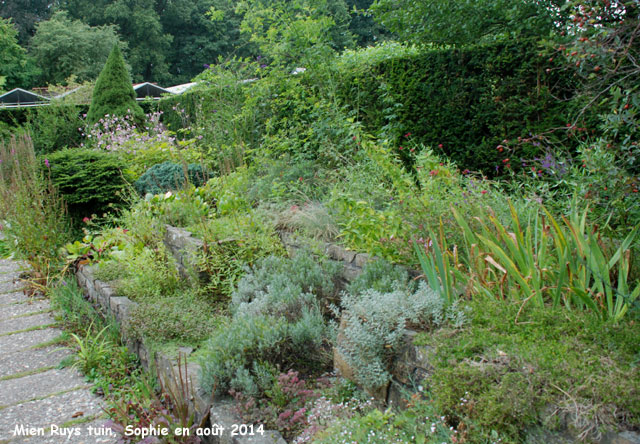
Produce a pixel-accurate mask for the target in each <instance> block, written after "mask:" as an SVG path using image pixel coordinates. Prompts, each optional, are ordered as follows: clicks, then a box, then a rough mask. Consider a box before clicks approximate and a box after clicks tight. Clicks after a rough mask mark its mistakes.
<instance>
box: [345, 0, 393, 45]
mask: <svg viewBox="0 0 640 444" xmlns="http://www.w3.org/2000/svg"><path fill="white" fill-rule="evenodd" d="M346 3H347V8H348V9H349V13H350V15H351V22H350V23H349V31H351V33H352V34H353V36H354V38H355V39H356V43H357V45H358V46H368V45H373V44H374V43H376V42H378V41H380V40H383V39H386V38H388V37H389V31H388V30H387V29H386V28H385V27H384V26H382V25H381V24H379V23H376V22H375V21H374V19H373V16H372V15H371V13H370V12H369V7H370V6H371V4H372V3H373V1H372V0H346Z"/></svg>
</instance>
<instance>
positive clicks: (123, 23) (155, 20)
mask: <svg viewBox="0 0 640 444" xmlns="http://www.w3.org/2000/svg"><path fill="white" fill-rule="evenodd" d="M167 3H168V2H166V1H156V0H96V1H87V0H64V1H63V2H62V4H61V8H62V9H64V10H66V11H67V12H68V13H69V15H70V16H71V17H73V18H76V19H79V20H82V21H83V22H84V23H87V24H89V25H91V26H101V25H108V24H111V25H116V26H117V29H118V32H119V34H120V37H121V38H122V39H123V40H124V41H125V42H126V43H127V45H128V48H129V50H128V52H127V59H128V61H129V63H130V65H131V67H132V75H133V80H134V81H136V82H140V81H156V82H161V83H167V82H170V76H169V66H168V64H167V60H166V59H167V52H168V51H169V50H170V45H171V42H172V40H173V37H172V36H171V35H170V34H167V33H166V32H165V31H164V30H163V28H162V23H161V22H160V15H161V14H162V13H163V12H164V8H166V5H167Z"/></svg>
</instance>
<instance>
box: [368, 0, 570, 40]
mask: <svg viewBox="0 0 640 444" xmlns="http://www.w3.org/2000/svg"><path fill="white" fill-rule="evenodd" d="M568 3H569V2H568V1H566V0H430V1H413V0H376V1H375V2H374V4H373V5H372V7H371V9H372V11H373V14H374V16H375V17H376V19H377V20H378V21H380V22H381V23H382V24H383V25H385V26H386V27H387V28H389V29H390V30H391V31H393V32H394V33H396V35H397V36H398V37H399V38H400V39H401V40H406V41H410V42H413V43H427V44H435V45H440V46H445V45H453V46H461V45H465V44H474V43H481V42H482V41H486V40H488V39H494V38H497V37H500V36H503V37H505V36H511V37H513V36H530V35H536V36H545V35H548V34H549V33H550V32H552V31H553V30H554V29H555V28H557V27H559V26H560V25H561V24H562V23H563V22H564V21H566V20H567V18H568V17H567V16H566V15H565V9H564V6H566V5H567V4H568Z"/></svg>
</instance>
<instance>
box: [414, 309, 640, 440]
mask: <svg viewBox="0 0 640 444" xmlns="http://www.w3.org/2000/svg"><path fill="white" fill-rule="evenodd" d="M470 305H471V307H472V310H471V311H470V314H469V317H470V321H469V322H468V324H467V325H466V326H465V327H463V328H461V329H458V330H451V329H442V330H436V331H435V332H434V333H429V334H426V333H423V334H420V336H419V338H418V339H417V340H416V343H418V344H423V345H428V346H431V347H435V359H434V360H433V361H432V363H433V365H434V367H435V369H434V372H433V376H432V377H431V379H430V381H429V382H428V384H427V386H426V387H427V390H429V393H430V394H431V396H432V402H433V403H434V405H435V407H436V408H437V410H438V411H440V412H441V414H443V415H446V416H447V418H448V421H449V422H450V423H452V424H457V428H458V429H459V430H461V429H466V430H467V436H468V440H467V442H485V441H484V440H486V439H496V436H498V437H499V438H500V439H501V440H502V442H514V443H515V442H522V440H525V439H526V438H527V434H529V435H531V436H535V433H536V427H538V426H540V425H542V427H546V428H549V429H551V430H554V429H560V430H562V427H563V421H566V422H567V423H568V424H569V425H570V426H571V427H573V428H574V430H576V431H577V432H576V434H577V435H579V436H581V437H582V438H583V439H594V438H597V437H598V436H599V434H600V433H601V431H602V430H603V429H606V428H609V427H611V426H612V425H613V424H619V425H620V426H622V427H625V428H635V427H637V424H638V421H639V417H640V416H639V414H640V404H639V403H638V401H637V400H638V396H637V393H638V391H639V390H640V386H639V385H638V381H639V378H638V371H639V370H638V366H637V360H638V354H637V347H635V346H634V345H633V344H634V343H635V342H636V341H637V337H638V329H637V328H636V327H635V325H634V324H635V323H634V322H633V321H625V322H622V323H618V324H617V325H616V324H611V323H607V324H602V322H601V321H600V320H599V319H598V317H597V316H596V315H594V314H592V313H589V312H580V311H575V312H574V311H566V310H565V309H563V308H561V307H556V308H551V307H548V306H547V307H538V308H533V307H529V309H527V310H523V311H520V309H521V306H520V304H518V303H514V302H509V301H494V302H489V301H485V300H476V301H473V302H470ZM611 381H616V383H615V384H611ZM563 418H564V419H563ZM463 424H464V426H463ZM496 434H497V435H496ZM543 439H544V438H543Z"/></svg>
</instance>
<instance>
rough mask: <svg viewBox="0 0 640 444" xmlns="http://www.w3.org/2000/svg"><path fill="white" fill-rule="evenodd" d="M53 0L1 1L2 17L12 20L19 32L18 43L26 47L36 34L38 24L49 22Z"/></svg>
mask: <svg viewBox="0 0 640 444" xmlns="http://www.w3.org/2000/svg"><path fill="white" fill-rule="evenodd" d="M53 4H54V2H53V1H52V0H0V17H3V18H11V19H13V22H14V23H15V25H16V29H17V30H18V43H20V44H21V45H23V46H26V44H27V42H28V41H29V39H30V38H31V36H33V34H34V33H35V32H36V24H37V23H38V22H41V21H43V20H47V19H48V18H49V15H50V14H51V10H52V9H53Z"/></svg>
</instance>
